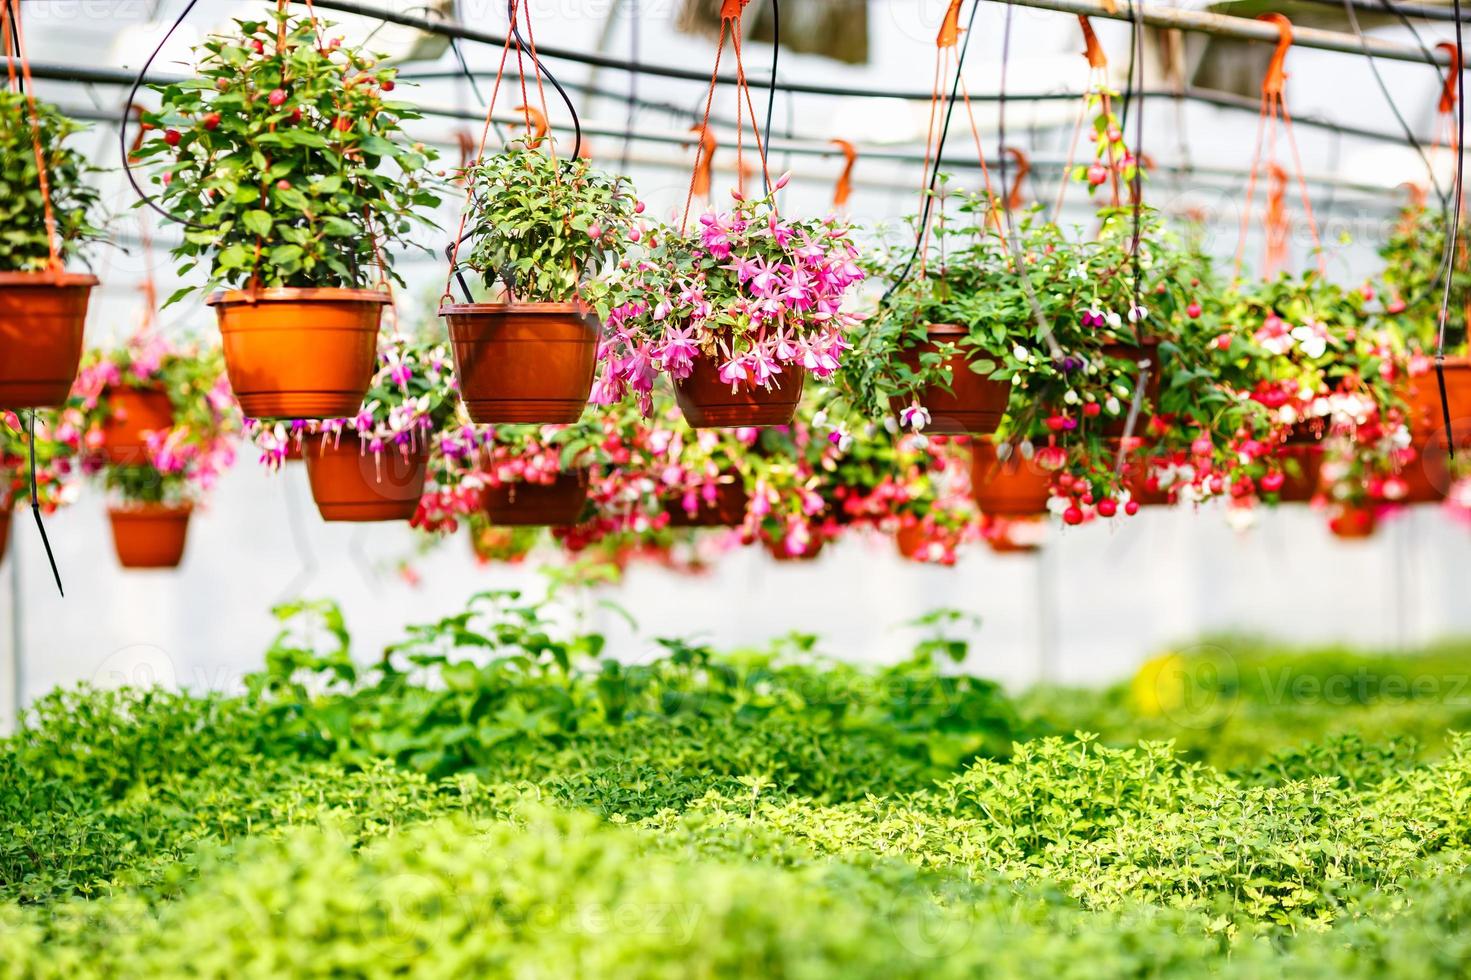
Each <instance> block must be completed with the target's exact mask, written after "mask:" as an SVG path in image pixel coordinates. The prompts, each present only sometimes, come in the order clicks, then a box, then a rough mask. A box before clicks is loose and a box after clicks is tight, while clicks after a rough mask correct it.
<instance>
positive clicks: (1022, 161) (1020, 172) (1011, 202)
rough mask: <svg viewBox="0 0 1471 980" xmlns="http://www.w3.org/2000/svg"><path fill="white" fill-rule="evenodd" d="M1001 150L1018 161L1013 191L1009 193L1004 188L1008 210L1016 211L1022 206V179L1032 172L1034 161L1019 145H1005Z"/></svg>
mask: <svg viewBox="0 0 1471 980" xmlns="http://www.w3.org/2000/svg"><path fill="white" fill-rule="evenodd" d="M1001 152H1003V153H1006V154H1008V155H1009V156H1010V157H1011V158H1012V159H1013V160H1015V161H1016V177H1015V179H1013V180H1012V182H1011V191H1010V192H1009V193H1008V192H1007V191H1006V189H1005V188H1002V193H1003V194H1004V195H1005V197H1006V210H1008V211H1016V210H1019V209H1020V208H1021V206H1022V180H1023V179H1025V177H1026V176H1027V174H1029V173H1031V172H1032V161H1031V159H1030V158H1029V157H1028V156H1027V154H1026V152H1025V151H1024V150H1022V149H1020V148H1019V147H1015V146H1007V147H1003V148H1002V151H1001Z"/></svg>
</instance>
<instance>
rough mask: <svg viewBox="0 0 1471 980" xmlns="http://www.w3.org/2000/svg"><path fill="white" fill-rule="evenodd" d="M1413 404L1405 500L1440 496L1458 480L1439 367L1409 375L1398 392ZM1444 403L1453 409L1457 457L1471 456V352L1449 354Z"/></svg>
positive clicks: (1406, 501) (1453, 430)
mask: <svg viewBox="0 0 1471 980" xmlns="http://www.w3.org/2000/svg"><path fill="white" fill-rule="evenodd" d="M1400 394H1401V396H1402V397H1403V398H1404V399H1405V402H1406V403H1407V405H1408V409H1409V418H1408V422H1409V425H1410V433H1411V435H1413V437H1414V439H1415V452H1416V458H1415V460H1414V461H1413V462H1411V463H1410V464H1409V465H1408V466H1406V467H1405V471H1404V472H1403V473H1401V474H1400V475H1401V476H1402V477H1403V478H1404V479H1405V482H1406V483H1408V484H1409V486H1410V493H1409V494H1408V495H1407V496H1406V498H1405V500H1404V501H1403V502H1404V503H1428V502H1431V501H1436V500H1441V499H1443V498H1444V497H1445V495H1446V492H1447V491H1449V490H1450V487H1451V484H1452V483H1454V482H1455V480H1454V477H1453V476H1452V473H1451V470H1452V465H1451V459H1450V455H1449V453H1448V452H1447V451H1446V446H1447V441H1446V430H1445V414H1444V409H1443V408H1442V406H1441V400H1440V383H1439V381H1438V380H1437V378H1436V375H1435V372H1434V371H1431V372H1430V373H1429V374H1422V375H1420V376H1419V377H1416V378H1411V379H1409V381H1408V382H1407V383H1406V385H1405V387H1404V389H1403V390H1402V391H1401V392H1400ZM1445 394H1446V407H1448V408H1449V409H1450V416H1451V432H1452V434H1453V435H1454V438H1455V443H1454V445H1455V450H1456V459H1457V461H1460V460H1461V459H1462V458H1463V457H1464V458H1471V357H1447V358H1446V359H1445Z"/></svg>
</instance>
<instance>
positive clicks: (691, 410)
mask: <svg viewBox="0 0 1471 980" xmlns="http://www.w3.org/2000/svg"><path fill="white" fill-rule="evenodd" d="M806 378H807V372H806V371H805V370H803V369H802V368H799V367H791V366H788V367H784V368H783V369H782V373H781V374H780V375H779V376H778V378H777V379H776V380H777V381H778V382H779V383H780V384H781V387H780V388H776V387H772V388H763V387H761V386H760V385H758V384H756V383H755V382H754V381H751V380H749V379H748V380H746V381H742V382H740V383H739V384H737V385H736V386H735V388H734V390H732V387H731V386H730V385H728V384H726V383H725V382H724V381H721V380H720V366H719V364H717V363H716V361H715V359H714V358H712V357H707V356H705V355H703V354H702V355H700V356H699V357H696V358H695V366H694V369H693V370H692V371H691V372H690V376H689V377H688V378H685V379H684V380H683V381H680V382H677V383H676V384H675V386H674V397H675V400H676V401H678V402H679V410H680V411H681V412H683V413H684V419H685V421H686V422H688V423H689V424H690V425H691V426H693V427H694V428H696V429H730V428H736V427H738V426H743V425H752V426H763V425H790V424H791V421H792V416H793V415H795V414H796V412H797V402H799V401H801V399H802V384H803V382H805V381H806Z"/></svg>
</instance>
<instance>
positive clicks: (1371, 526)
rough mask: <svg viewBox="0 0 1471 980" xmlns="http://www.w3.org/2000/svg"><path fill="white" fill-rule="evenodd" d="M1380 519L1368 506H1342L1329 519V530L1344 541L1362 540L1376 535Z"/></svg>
mask: <svg viewBox="0 0 1471 980" xmlns="http://www.w3.org/2000/svg"><path fill="white" fill-rule="evenodd" d="M1378 524H1379V521H1378V519H1377V518H1376V517H1375V516H1374V511H1373V510H1372V509H1371V508H1368V507H1348V506H1345V507H1341V508H1339V510H1338V512H1337V513H1336V514H1334V515H1333V516H1332V517H1330V518H1329V519H1328V530H1330V531H1332V532H1333V536H1334V537H1335V538H1339V539H1340V540H1344V541H1362V540H1365V539H1366V538H1372V537H1373V536H1374V530H1375V528H1377V527H1378Z"/></svg>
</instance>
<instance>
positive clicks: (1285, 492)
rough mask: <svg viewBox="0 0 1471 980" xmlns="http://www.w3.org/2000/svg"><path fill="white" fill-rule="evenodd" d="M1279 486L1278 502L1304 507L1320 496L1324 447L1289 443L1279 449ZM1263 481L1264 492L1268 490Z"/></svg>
mask: <svg viewBox="0 0 1471 980" xmlns="http://www.w3.org/2000/svg"><path fill="white" fill-rule="evenodd" d="M1277 459H1278V461H1279V463H1280V464H1281V465H1280V469H1279V470H1278V471H1277V472H1278V473H1279V474H1280V480H1281V482H1280V484H1277V485H1278V487H1279V489H1278V490H1277V500H1278V502H1280V503H1284V504H1305V503H1308V502H1309V501H1311V500H1312V499H1313V497H1315V496H1317V493H1318V486H1319V484H1321V482H1322V473H1323V447H1322V446H1321V445H1319V444H1317V443H1314V442H1290V441H1289V442H1288V443H1287V444H1286V445H1284V446H1282V447H1281V448H1280V449H1278V450H1277ZM1268 486H1269V485H1268V483H1267V482H1266V480H1265V479H1264V480H1263V482H1262V487H1263V489H1267V488H1268Z"/></svg>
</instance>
